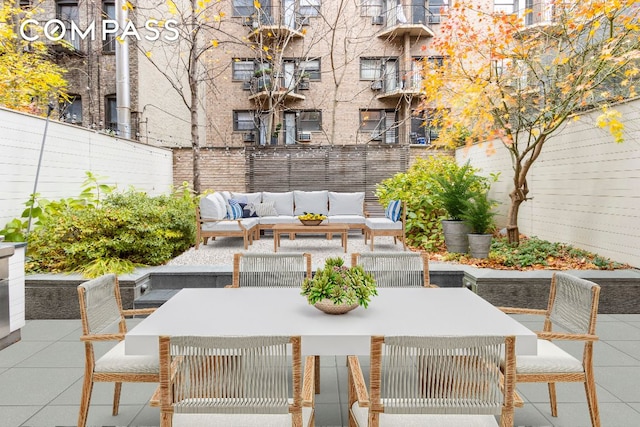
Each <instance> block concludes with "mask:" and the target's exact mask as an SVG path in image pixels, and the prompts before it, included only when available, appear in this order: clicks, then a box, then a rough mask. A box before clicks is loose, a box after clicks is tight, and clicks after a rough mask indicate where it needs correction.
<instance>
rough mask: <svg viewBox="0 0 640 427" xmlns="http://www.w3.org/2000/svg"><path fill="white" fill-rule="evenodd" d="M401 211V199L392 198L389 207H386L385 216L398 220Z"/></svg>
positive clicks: (394, 220)
mask: <svg viewBox="0 0 640 427" xmlns="http://www.w3.org/2000/svg"><path fill="white" fill-rule="evenodd" d="M401 211H402V202H401V201H400V200H392V201H390V202H389V204H388V205H387V209H385V211H384V216H386V217H387V218H389V219H390V220H391V221H393V222H397V221H398V220H399V219H400V212H401Z"/></svg>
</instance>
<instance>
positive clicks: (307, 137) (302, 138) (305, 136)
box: [298, 132, 311, 141]
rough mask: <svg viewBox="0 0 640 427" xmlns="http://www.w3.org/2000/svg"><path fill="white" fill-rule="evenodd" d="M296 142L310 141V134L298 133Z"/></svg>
mask: <svg viewBox="0 0 640 427" xmlns="http://www.w3.org/2000/svg"><path fill="white" fill-rule="evenodd" d="M298 141H311V132H298Z"/></svg>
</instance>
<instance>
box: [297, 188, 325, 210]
mask: <svg viewBox="0 0 640 427" xmlns="http://www.w3.org/2000/svg"><path fill="white" fill-rule="evenodd" d="M293 203H294V211H293V214H294V215H296V216H297V215H303V214H304V213H305V212H308V213H317V214H322V215H327V214H328V213H329V192H328V191H326V190H324V191H297V190H295V191H294V192H293Z"/></svg>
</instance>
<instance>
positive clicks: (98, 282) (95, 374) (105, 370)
mask: <svg viewBox="0 0 640 427" xmlns="http://www.w3.org/2000/svg"><path fill="white" fill-rule="evenodd" d="M78 299H79V302H80V318H81V323H82V336H81V337H80V340H81V341H83V342H84V349H85V359H86V360H85V370H84V382H83V385H82V397H81V400H80V413H79V415H78V426H79V427H84V426H85V425H86V423H87V416H88V413H89V404H90V402H91V393H92V391H93V384H94V383H95V382H113V383H115V390H114V394H113V411H112V413H113V415H118V408H119V406H120V391H121V388H122V383H123V382H152V383H153V382H155V383H157V382H158V381H159V373H158V360H157V358H156V357H155V356H132V355H125V354H124V335H125V334H126V332H127V323H126V317H130V316H137V315H146V314H151V313H152V312H153V311H154V310H155V309H154V308H145V309H137V310H123V309H122V300H121V298H120V287H119V286H118V279H117V277H116V275H115V274H107V275H104V276H101V277H98V278H96V279H92V280H89V281H87V282H85V283H83V284H81V285H79V286H78ZM105 341H116V342H118V343H117V345H115V346H114V347H113V348H112V349H111V350H109V351H108V352H107V353H106V354H105V355H104V356H102V357H100V358H98V359H97V360H96V354H95V349H94V343H97V342H105Z"/></svg>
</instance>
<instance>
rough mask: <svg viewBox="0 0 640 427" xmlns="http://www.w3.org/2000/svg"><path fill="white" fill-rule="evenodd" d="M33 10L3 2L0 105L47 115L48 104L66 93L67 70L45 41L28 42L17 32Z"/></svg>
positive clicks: (0, 40) (0, 19)
mask: <svg viewBox="0 0 640 427" xmlns="http://www.w3.org/2000/svg"><path fill="white" fill-rule="evenodd" d="M32 12H33V11H24V10H21V9H20V8H18V7H17V6H16V5H15V3H14V2H13V1H5V2H2V3H0V106H3V107H6V108H11V109H14V110H19V111H26V112H29V113H34V114H46V112H47V108H46V106H47V104H48V103H49V102H50V101H55V102H57V101H58V99H59V98H60V96H64V94H65V87H66V81H65V80H64V78H63V73H64V72H65V70H64V69H63V68H61V67H59V66H58V65H56V64H55V63H54V62H52V61H51V60H50V58H49V51H48V48H47V46H46V45H45V43H43V42H42V41H34V42H27V41H25V40H23V39H22V38H21V37H20V35H19V34H18V33H17V32H16V31H17V28H19V22H20V21H21V19H23V18H27V17H28V15H30V13H32ZM33 30H34V31H35V30H36V29H33Z"/></svg>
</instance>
